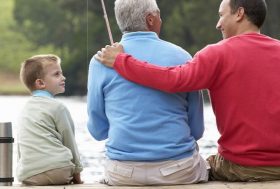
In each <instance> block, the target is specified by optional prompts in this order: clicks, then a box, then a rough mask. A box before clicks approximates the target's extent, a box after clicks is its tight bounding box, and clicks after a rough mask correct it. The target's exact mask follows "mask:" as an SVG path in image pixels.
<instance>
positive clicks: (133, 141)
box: [87, 0, 208, 185]
mask: <svg viewBox="0 0 280 189" xmlns="http://www.w3.org/2000/svg"><path fill="white" fill-rule="evenodd" d="M115 15H116V19H117V23H118V25H119V28H120V30H121V31H122V33H123V37H122V40H121V44H123V46H124V48H125V51H126V52H127V53H130V54H133V55H134V56H135V57H137V58H140V59H142V60H146V61H151V62H154V63H155V64H157V65H161V66H172V65H178V64H182V63H184V62H186V61H188V60H190V59H191V56H190V55H189V54H188V53H187V52H186V51H184V50H183V49H182V48H180V47H178V46H176V45H174V44H171V43H169V42H166V41H163V40H161V39H160V38H159V37H158V35H159V33H160V28H161V18H160V11H159V8H158V6H157V4H156V1H155V0H116V1H115ZM172 62H176V64H174V63H172ZM143 77H145V75H143ZM87 98H88V116H89V120H88V129H89V131H90V133H91V135H92V136H93V137H94V138H95V139H97V140H104V139H108V140H107V142H106V156H107V158H108V159H107V162H106V163H105V174H106V178H105V181H106V182H107V183H108V184H109V185H171V184H189V183H197V182H205V181H207V180H208V171H207V165H206V162H205V161H204V160H203V159H202V157H201V156H200V155H199V153H198V150H197V149H198V148H197V144H196V141H197V140H198V139H200V138H201V137H202V134H203V131H204V124H203V102H202V96H201V93H200V92H191V93H175V94H170V93H166V92H161V91H157V90H153V89H151V88H147V87H143V86H140V85H137V84H134V83H131V82H129V81H127V80H125V79H123V78H122V77H120V76H119V75H118V74H117V73H116V72H115V71H114V70H112V69H109V68H107V67H105V66H104V65H102V64H101V63H99V62H98V61H96V60H95V59H94V58H93V59H92V60H91V63H90V66H89V76H88V96H87Z"/></svg>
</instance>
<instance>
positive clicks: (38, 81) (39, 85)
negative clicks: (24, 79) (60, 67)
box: [35, 79, 46, 89]
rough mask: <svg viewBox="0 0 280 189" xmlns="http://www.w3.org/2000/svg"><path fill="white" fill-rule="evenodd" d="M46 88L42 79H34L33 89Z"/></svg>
mask: <svg viewBox="0 0 280 189" xmlns="http://www.w3.org/2000/svg"><path fill="white" fill-rule="evenodd" d="M45 87H46V86H45V83H44V81H43V80H42V79H36V81H35V88H36V89H44V88H45Z"/></svg>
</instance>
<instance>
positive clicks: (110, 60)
mask: <svg viewBox="0 0 280 189" xmlns="http://www.w3.org/2000/svg"><path fill="white" fill-rule="evenodd" d="M219 15H220V19H219V21H218V23H217V29H219V30H220V31H221V32H222V34H223V38H224V40H222V41H220V42H218V43H216V44H213V45H208V46H206V47H205V48H204V49H202V50H201V51H199V52H198V53H196V55H195V56H194V58H193V60H191V61H190V62H189V63H188V64H185V65H181V66H175V67H158V66H154V65H151V64H147V63H145V62H141V61H139V60H136V59H134V58H133V57H131V56H130V55H127V54H124V53H121V52H123V51H122V46H121V45H119V44H114V45H113V46H106V48H103V49H102V51H99V52H98V55H96V58H97V59H98V60H99V61H101V62H103V63H104V64H105V65H107V66H109V67H114V68H115V70H116V71H117V72H119V74H120V75H122V76H123V77H125V78H126V79H128V80H131V81H134V82H136V83H139V84H142V85H145V86H149V87H153V88H156V89H160V90H163V91H168V92H182V91H184V92H186V91H192V90H199V89H208V90H209V92H210V96H211V101H212V106H213V111H214V113H215V115H216V122H217V127H218V130H219V132H220V134H221V137H220V138H219V140H218V144H219V148H218V153H217V154H216V155H215V156H211V157H209V158H208V161H209V164H210V166H211V172H210V175H211V176H210V180H211V179H212V180H227V181H264V180H277V179H280V72H279V71H280V42H279V41H278V40H275V39H272V38H270V37H268V36H265V35H262V34H260V27H261V26H262V24H263V22H264V20H265V16H266V3H265V0H250V1H244V0H223V1H222V2H221V5H220V8H219ZM115 59H116V60H115Z"/></svg>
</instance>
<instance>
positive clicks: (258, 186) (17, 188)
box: [0, 181, 280, 189]
mask: <svg viewBox="0 0 280 189" xmlns="http://www.w3.org/2000/svg"><path fill="white" fill-rule="evenodd" d="M9 188H10V189H29V188H34V189H36V188H42V189H105V188H107V189H153V188H156V189H157V188H158V189H280V181H270V182H208V183H201V184H190V185H175V186H135V187H132V186H107V185H103V184H76V185H61V186H22V185H13V186H0V189H9Z"/></svg>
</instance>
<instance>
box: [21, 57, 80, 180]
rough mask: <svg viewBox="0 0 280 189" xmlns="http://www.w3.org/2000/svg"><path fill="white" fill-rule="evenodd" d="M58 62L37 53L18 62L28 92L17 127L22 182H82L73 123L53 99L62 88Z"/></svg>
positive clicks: (54, 58)
mask: <svg viewBox="0 0 280 189" xmlns="http://www.w3.org/2000/svg"><path fill="white" fill-rule="evenodd" d="M60 62H61V60H60V58H59V57H57V56H55V55H51V54H48V55H37V56H33V57H31V58H29V59H27V60H25V61H24V62H23V63H22V66H21V70H20V78H21V81H22V82H23V83H24V84H25V86H26V87H27V88H28V89H29V90H30V92H31V94H32V97H31V98H30V99H29V101H28V102H27V103H26V105H25V106H24V108H23V111H22V114H21V116H20V120H19V128H18V167H17V177H18V180H19V181H21V182H22V183H23V184H27V185H59V184H70V183H72V182H73V183H74V184H81V183H82V181H81V178H80V172H81V171H82V169H83V168H82V165H81V162H80V159H79V152H78V148H77V145H76V142H75V136H74V124H73V121H72V118H71V115H70V113H69V111H68V109H67V108H66V107H65V106H64V105H63V104H61V103H60V102H58V101H56V100H55V99H54V96H55V95H57V94H59V93H63V92H64V91H65V77H64V76H63V74H62V70H61V66H60Z"/></svg>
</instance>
